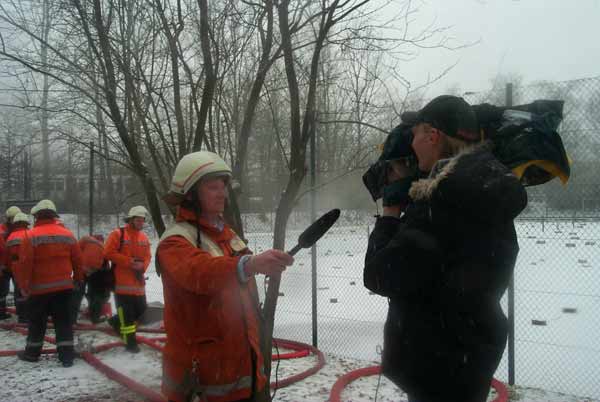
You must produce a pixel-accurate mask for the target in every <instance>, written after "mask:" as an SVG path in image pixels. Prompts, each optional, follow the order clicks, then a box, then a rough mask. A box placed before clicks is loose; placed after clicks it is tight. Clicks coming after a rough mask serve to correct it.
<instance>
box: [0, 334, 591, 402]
mask: <svg viewBox="0 0 600 402" xmlns="http://www.w3.org/2000/svg"><path fill="white" fill-rule="evenodd" d="M0 334H1V336H0V348H1V349H2V350H7V349H19V348H22V347H23V346H24V344H25V338H24V336H22V335H20V334H15V333H12V332H9V331H4V330H0ZM48 335H50V336H53V335H54V333H53V331H52V330H49V331H48ZM148 335H149V337H152V336H157V335H151V334H148ZM76 339H77V343H78V345H79V346H81V345H84V346H89V345H98V344H102V343H107V342H112V341H114V340H115V338H114V337H112V336H109V335H106V334H104V333H101V332H96V331H84V332H80V331H78V332H77V335H76ZM46 346H47V347H52V345H50V344H47V345H45V347H46ZM141 349H142V352H141V353H139V354H136V355H132V354H129V353H127V352H125V351H124V350H123V348H122V347H118V348H115V349H111V350H109V351H105V352H101V353H98V354H96V356H97V357H98V358H99V359H100V360H101V361H102V362H103V363H105V364H107V365H109V366H110V367H112V368H114V369H116V370H118V371H119V372H121V373H123V374H125V375H127V376H129V377H131V378H132V379H134V380H135V381H137V382H139V383H141V384H144V385H145V386H147V387H149V388H151V389H153V390H155V391H159V390H160V376H161V363H160V360H161V358H160V353H159V352H157V351H155V350H154V349H151V348H149V347H147V346H145V345H141ZM274 352H275V350H274ZM279 352H280V353H286V352H288V350H286V349H282V348H280V350H279ZM325 358H326V365H325V367H324V368H322V369H321V370H320V371H319V372H318V373H316V374H314V375H312V376H310V377H308V378H307V379H305V380H302V381H300V382H298V383H295V384H292V385H290V386H288V387H285V388H281V389H279V390H277V391H276V394H275V399H274V400H275V401H280V402H298V401H308V402H311V401H315V402H319V401H323V402H325V401H328V400H329V394H330V390H331V387H332V386H333V384H334V382H335V381H336V380H337V378H338V377H339V376H340V375H342V374H344V373H347V372H349V371H352V370H355V369H358V368H361V367H369V366H373V365H375V364H376V363H375V362H372V361H365V360H360V359H350V358H343V357H339V356H335V355H332V354H325ZM316 362H317V357H316V356H312V355H311V356H307V357H303V358H299V359H287V360H281V361H280V362H279V366H277V362H274V366H273V375H272V378H271V380H272V381H275V379H276V375H277V378H278V379H279V380H281V379H283V378H287V377H289V376H291V375H295V374H298V373H300V372H302V371H304V370H306V369H308V368H310V367H312V366H314V365H315V364H316ZM0 378H2V379H3V383H2V385H1V386H0V401H3V402H4V401H13V402H33V401H36V402H39V401H70V402H88V401H89V402H91V401H125V402H130V401H131V402H133V401H136V402H138V401H140V400H142V398H141V397H139V396H138V395H135V394H134V393H132V392H131V391H129V390H127V389H125V388H123V387H122V386H120V385H119V384H117V383H116V382H114V381H112V380H109V379H108V378H106V377H104V376H103V375H102V374H101V373H99V372H98V371H96V370H95V369H94V368H92V367H91V366H90V365H88V364H87V363H86V362H84V361H83V360H81V359H76V360H75V365H74V366H73V367H71V368H67V369H65V368H62V367H61V366H60V363H59V362H58V360H57V358H56V356H55V355H45V356H43V357H42V358H41V360H40V362H39V363H37V364H32V363H28V362H22V361H19V360H18V359H17V358H16V357H14V356H13V357H0ZM511 395H512V398H511V401H517V400H518V401H521V402H542V401H545V402H584V401H586V402H598V401H597V400H592V399H581V398H577V397H574V396H569V395H564V394H559V393H552V392H547V391H543V390H538V389H528V388H516V389H514V390H512V391H511ZM376 396H377V399H375V398H376ZM494 397H495V393H494V392H491V393H490V395H489V397H488V401H491V400H493V398H494ZM342 400H343V401H348V402H350V401H375V400H377V401H380V402H392V401H396V402H405V401H406V395H405V394H404V393H403V392H402V391H400V390H399V389H398V388H397V387H395V386H394V385H393V384H392V383H391V382H390V381H388V380H387V379H386V378H385V377H381V378H380V377H379V376H378V375H374V376H369V377H363V378H360V379H358V380H356V381H355V382H353V383H351V384H349V385H348V387H346V389H345V390H344V392H343V393H342Z"/></svg>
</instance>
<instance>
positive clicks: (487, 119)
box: [363, 100, 570, 205]
mask: <svg viewBox="0 0 600 402" xmlns="http://www.w3.org/2000/svg"><path fill="white" fill-rule="evenodd" d="M563 106H564V102H563V101H560V100H536V101H534V102H532V103H528V104H524V105H518V106H510V107H505V106H495V105H491V104H488V103H483V104H479V105H473V106H472V108H473V110H474V112H475V115H476V116H477V121H478V123H479V127H480V130H481V133H482V136H483V138H484V139H485V140H489V141H491V142H492V143H493V153H494V155H495V156H496V158H498V160H499V161H500V162H502V163H503V164H504V165H505V166H507V167H508V168H510V169H511V170H512V171H513V173H514V174H515V175H516V176H517V177H518V178H519V180H521V183H522V184H523V185H524V186H535V185H539V184H543V183H546V182H547V181H549V180H552V179H553V178H554V177H559V178H560V179H561V181H562V182H563V183H566V182H567V180H568V179H569V176H570V166H569V164H570V163H569V159H568V157H567V154H566V151H565V149H564V146H563V143H562V140H561V138H560V135H559V133H558V131H557V130H558V127H559V125H560V123H561V121H562V117H563ZM417 116H418V114H417V112H405V113H403V114H402V116H401V118H402V123H401V124H400V125H398V126H397V127H395V128H394V129H393V130H392V131H391V132H390V134H389V135H388V137H387V138H386V140H385V142H384V144H383V146H382V153H381V156H380V157H379V159H378V160H377V162H376V163H374V164H373V165H371V166H370V167H369V169H368V170H367V171H366V172H365V174H364V175H363V183H364V185H365V187H366V188H367V190H368V191H369V193H370V194H371V197H372V198H373V201H377V200H378V199H380V198H382V197H383V198H384V205H385V201H386V198H392V200H389V201H404V200H403V198H405V197H406V195H405V194H404V192H406V193H407V192H408V188H409V187H410V183H411V181H412V180H414V179H415V178H416V177H417V173H418V170H417V164H418V161H417V158H416V155H415V153H414V151H413V149H412V146H411V143H412V139H413V134H412V127H413V126H414V125H415V124H417V123H418V118H417ZM394 162H396V163H398V162H399V163H402V164H403V165H404V166H406V167H409V168H410V169H411V170H413V175H412V176H411V177H407V178H406V179H404V180H402V181H400V182H399V183H393V184H392V183H388V182H387V177H388V173H389V171H390V169H391V164H392V163H394ZM389 205H394V204H393V203H392V204H389Z"/></svg>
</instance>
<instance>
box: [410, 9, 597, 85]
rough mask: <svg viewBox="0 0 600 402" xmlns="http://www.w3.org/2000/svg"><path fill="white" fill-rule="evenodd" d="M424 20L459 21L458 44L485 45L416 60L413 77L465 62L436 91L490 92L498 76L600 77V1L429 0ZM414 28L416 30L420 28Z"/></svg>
mask: <svg viewBox="0 0 600 402" xmlns="http://www.w3.org/2000/svg"><path fill="white" fill-rule="evenodd" d="M413 3H414V4H415V6H416V7H418V8H419V13H418V14H417V17H416V18H417V21H416V22H415V23H414V25H415V26H416V25H417V24H420V23H422V24H426V23H428V22H431V21H433V20H434V19H435V21H436V22H437V24H438V25H439V26H448V25H451V26H452V28H451V29H450V31H449V34H450V35H452V36H453V37H454V38H456V40H457V43H470V42H475V41H479V42H478V43H477V44H475V45H473V46H472V47H469V48H466V49H460V50H456V51H443V50H426V51H421V54H420V56H419V57H418V59H417V60H415V61H414V62H412V63H410V65H409V66H407V67H408V71H407V74H406V75H408V76H409V77H410V78H411V80H418V81H421V82H422V81H423V80H425V79H426V77H427V73H428V72H430V73H432V74H433V73H435V72H436V68H437V71H442V70H443V69H444V67H445V66H448V65H451V64H453V63H454V62H455V61H458V65H457V66H456V67H455V68H454V69H453V70H452V71H451V72H450V73H449V74H448V76H447V77H446V78H445V79H444V80H443V81H441V82H439V83H438V84H436V85H435V86H433V87H432V88H431V89H430V91H429V94H430V95H435V94H436V93H440V92H443V91H444V89H447V88H449V87H451V86H454V85H458V86H459V87H460V88H461V89H462V90H463V91H480V90H485V89H488V88H489V86H490V80H491V79H492V78H493V77H495V76H497V75H498V74H512V73H519V74H521V75H522V76H523V78H524V80H525V82H531V81H538V80H571V79H577V78H586V77H595V76H600V0H487V1H484V0H423V1H414V2H413ZM413 29H414V27H413Z"/></svg>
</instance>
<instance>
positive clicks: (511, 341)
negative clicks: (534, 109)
mask: <svg viewBox="0 0 600 402" xmlns="http://www.w3.org/2000/svg"><path fill="white" fill-rule="evenodd" d="M512 105H513V85H512V84H511V83H509V84H506V106H509V107H510V106H512ZM508 384H509V385H515V274H514V271H513V274H512V275H511V277H510V282H509V284H508Z"/></svg>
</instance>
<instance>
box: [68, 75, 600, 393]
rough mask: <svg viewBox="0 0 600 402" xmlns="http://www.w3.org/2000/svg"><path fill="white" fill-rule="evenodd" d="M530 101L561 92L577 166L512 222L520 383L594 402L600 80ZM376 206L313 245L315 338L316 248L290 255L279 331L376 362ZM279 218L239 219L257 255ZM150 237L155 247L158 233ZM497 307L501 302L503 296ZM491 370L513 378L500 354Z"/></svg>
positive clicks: (487, 98)
mask: <svg viewBox="0 0 600 402" xmlns="http://www.w3.org/2000/svg"><path fill="white" fill-rule="evenodd" d="M465 98H466V99H467V101H469V102H470V103H471V104H477V103H483V102H489V103H492V104H496V105H503V104H504V103H505V101H506V92H505V88H499V89H497V90H492V91H488V92H481V93H470V94H468V95H465ZM535 99H563V100H565V110H564V120H563V123H562V125H561V127H560V129H559V132H560V133H561V137H562V139H563V142H564V144H565V148H566V149H567V153H568V155H569V157H570V159H571V162H572V165H571V179H570V181H569V184H568V185H567V186H562V185H561V184H560V182H559V181H558V180H554V181H552V182H551V183H548V184H545V185H542V186H538V187H530V188H528V196H529V205H528V207H527V209H526V210H525V211H524V212H523V213H522V214H521V215H520V217H519V218H518V220H517V222H516V229H517V233H518V236H519V244H520V253H519V258H518V260H517V264H516V266H515V280H514V282H515V293H514V301H515V304H514V311H515V315H514V322H515V355H514V358H515V371H514V375H515V383H516V384H518V385H521V386H529V387H537V388H542V389H546V390H552V391H558V392H564V393H568V394H574V395H578V396H581V397H592V398H597V399H600V383H599V382H598V381H597V379H598V378H600V343H598V341H597V340H598V339H600V175H598V174H597V171H598V166H600V163H599V160H598V155H599V153H600V139H599V138H598V137H597V134H596V133H598V132H599V131H600V78H592V79H583V80H576V81H567V82H558V83H556V82H552V83H550V82H549V83H539V84H535V85H527V86H514V87H513V90H512V104H514V105H518V104H524V103H529V102H531V101H533V100H535ZM336 191H339V189H336V187H335V185H332V186H328V187H326V188H325V189H322V190H320V194H319V197H322V196H323V195H325V196H330V197H328V198H329V199H335V197H334V195H335V194H327V192H331V193H335V192H336ZM365 191H366V190H365ZM332 195H333V196H332ZM321 212H325V211H321ZM377 212H378V211H377V209H376V207H375V206H373V208H372V209H371V210H363V211H360V210H345V211H342V215H341V217H340V219H339V221H338V222H337V223H336V225H335V226H334V227H333V228H332V229H331V230H330V232H328V233H327V234H326V235H325V237H324V238H323V239H321V240H320V241H319V243H318V244H317V246H316V256H317V259H316V260H317V263H316V264H317V265H316V272H317V289H316V295H317V298H316V301H315V302H316V307H317V309H316V310H317V317H316V321H317V333H316V339H315V338H313V331H312V323H313V321H312V320H313V316H312V305H313V299H312V287H311V282H312V281H311V278H312V277H311V268H312V267H311V251H310V250H302V251H300V252H299V253H298V254H297V255H296V263H295V264H294V266H293V267H290V268H289V269H288V270H287V271H286V272H285V273H284V275H283V277H282V282H281V290H280V296H279V299H278V306H277V314H276V322H275V336H277V337H282V338H288V339H294V340H299V341H303V342H307V343H312V342H313V341H316V343H317V345H318V347H319V348H320V349H321V350H323V351H324V352H328V353H332V354H335V355H338V356H343V357H350V358H358V359H364V360H366V361H371V362H374V363H377V362H379V361H380V354H379V350H380V346H381V345H382V344H383V324H384V322H385V318H386V314H387V309H388V301H387V299H385V298H383V297H380V296H378V295H374V294H371V293H370V292H369V291H368V290H367V289H366V288H365V287H364V286H363V279H362V270H363V262H364V256H365V252H366V248H367V242H368V236H369V233H370V231H371V230H372V227H373V225H374V223H375V218H374V215H375V214H376V213H377ZM274 218H275V214H274V213H273V212H266V213H247V214H244V215H243V220H244V228H245V232H246V237H247V238H248V240H249V246H250V248H251V249H252V250H253V251H254V252H261V251H264V250H266V249H269V248H271V247H272V244H273V229H274V220H275V219H274ZM81 219H82V218H81V217H79V219H77V220H76V221H73V222H69V226H72V227H75V226H78V223H79V224H80V225H81V226H82V227H83V226H84V225H86V224H87V223H86V222H84V220H85V218H83V220H81ZM100 221H101V222H102V224H104V227H102V229H105V230H104V232H105V233H107V232H108V231H110V229H112V228H113V227H117V225H118V223H117V222H119V219H118V217H112V218H110V219H108V220H104V219H100ZM310 221H311V219H310V214H309V212H307V211H302V208H299V211H296V212H294V213H293V214H292V215H291V217H290V219H289V223H288V230H287V241H286V244H287V247H288V248H291V247H292V246H293V245H294V244H295V242H296V239H297V237H298V235H299V234H300V233H301V232H302V230H303V229H304V228H306V227H307V226H308V224H309V223H310ZM119 223H121V222H119ZM102 224H100V223H97V225H99V226H102ZM81 232H82V233H83V232H85V230H84V229H83V228H82V229H81ZM147 233H148V234H149V235H150V237H151V240H152V242H153V243H154V244H156V242H157V240H158V239H157V238H156V237H155V236H154V235H153V232H152V231H151V230H149V231H147ZM153 270H154V264H152V265H151V267H150V271H149V273H148V277H149V280H148V283H147V294H148V300H149V301H162V284H161V283H160V279H159V278H158V277H157V276H156V275H154V274H153ZM257 278H258V280H259V288H260V289H261V293H262V298H263V299H264V288H265V284H264V282H263V280H262V276H258V277H257ZM503 307H504V309H505V311H507V310H508V300H507V297H506V296H505V298H504V299H503ZM496 377H497V378H498V379H500V380H502V381H508V379H509V376H508V359H507V353H506V352H505V356H504V357H503V360H502V362H501V364H500V367H499V368H498V371H497V373H496Z"/></svg>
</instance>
